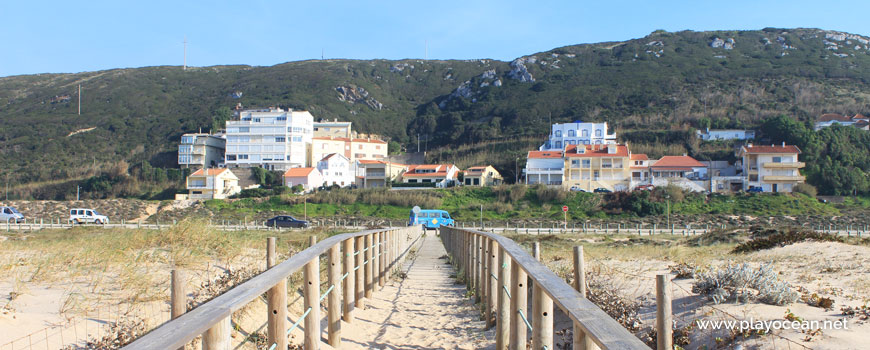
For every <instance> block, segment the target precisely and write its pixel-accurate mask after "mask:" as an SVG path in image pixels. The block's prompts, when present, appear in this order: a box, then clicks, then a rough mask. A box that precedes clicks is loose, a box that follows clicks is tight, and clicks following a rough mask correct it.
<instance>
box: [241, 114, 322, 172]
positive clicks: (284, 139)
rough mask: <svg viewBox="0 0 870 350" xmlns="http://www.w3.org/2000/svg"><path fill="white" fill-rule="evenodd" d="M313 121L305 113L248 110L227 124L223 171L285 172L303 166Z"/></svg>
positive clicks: (311, 117)
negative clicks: (226, 169)
mask: <svg viewBox="0 0 870 350" xmlns="http://www.w3.org/2000/svg"><path fill="white" fill-rule="evenodd" d="M313 123H314V117H313V116H312V115H311V113H308V111H294V110H287V111H285V110H283V109H280V108H278V109H276V108H270V109H252V110H244V111H240V112H239V119H238V120H230V121H227V127H226V132H227V149H226V165H227V167H243V168H246V167H262V168H266V169H269V170H287V169H290V168H294V167H302V166H306V165H307V160H308V157H307V155H308V149H309V147H310V145H311V138H312V137H313V126H312V125H313Z"/></svg>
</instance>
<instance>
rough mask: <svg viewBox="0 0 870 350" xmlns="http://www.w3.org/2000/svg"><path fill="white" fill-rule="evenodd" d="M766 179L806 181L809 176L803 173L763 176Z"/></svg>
mask: <svg viewBox="0 0 870 350" xmlns="http://www.w3.org/2000/svg"><path fill="white" fill-rule="evenodd" d="M761 179H762V180H764V181H805V180H806V179H807V178H806V177H804V176H801V175H798V176H784V175H765V176H762V177H761Z"/></svg>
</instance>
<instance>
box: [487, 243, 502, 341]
mask: <svg viewBox="0 0 870 350" xmlns="http://www.w3.org/2000/svg"><path fill="white" fill-rule="evenodd" d="M487 247H488V248H489V249H488V251H489V253H488V254H489V263H487V264H486V266H487V267H488V269H487V273H486V279H487V281H489V283H487V285H489V290H488V291H487V293H486V299H487V304H486V328H490V327H492V326H495V322H496V321H495V318H496V317H497V315H498V314H497V313H494V312H497V311H498V294H499V293H498V286H499V283H498V279H497V278H498V274H499V271H500V270H501V269H500V268H499V265H498V254H497V253H498V244H497V243H496V242H495V241H494V240H491V239H487Z"/></svg>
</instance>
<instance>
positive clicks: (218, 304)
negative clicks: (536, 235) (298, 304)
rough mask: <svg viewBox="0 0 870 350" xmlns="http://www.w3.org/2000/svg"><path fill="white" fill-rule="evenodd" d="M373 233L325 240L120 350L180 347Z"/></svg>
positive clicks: (360, 233) (159, 349) (157, 349)
mask: <svg viewBox="0 0 870 350" xmlns="http://www.w3.org/2000/svg"><path fill="white" fill-rule="evenodd" d="M375 231H376V230H368V231H361V232H356V233H346V234H341V235H335V236H332V237H329V238H327V239H325V240H323V241H322V242H320V243H318V244H317V245H315V246H314V247H311V248H309V249H306V250H304V251H302V252H299V253H298V254H296V255H294V256H292V257H290V258H289V259H287V260H285V261H284V262H282V263H280V264H278V265H276V266H274V267H273V268H271V269H269V270H267V271H265V272H263V273H261V274H259V275H257V276H254V277H253V278H251V279H250V280H248V281H247V282H245V283H243V284H241V285H239V286H236V288H233V289H230V290H229V291H227V292H226V293H224V294H221V295H220V296H218V297H215V298H214V299H212V300H211V301H209V302H207V303H205V304H203V305H200V306H199V307H197V308H196V309H193V310H190V311H188V312H187V313H185V314H184V315H181V316H180V317H178V318H177V319H175V320H172V321H170V322H167V323H164V324H163V325H161V326H160V327H158V328H156V329H154V330H152V331H151V332H149V333H148V334H146V335H144V336H142V337H140V338H139V339H137V340H136V341H134V342H132V343H130V344H129V345H127V346H125V347H124V349H155V350H165V349H176V348H179V347H182V346H184V345H185V344H187V343H188V342H190V341H192V340H193V339H194V338H196V337H197V336H199V335H201V334H203V333H205V332H206V331H207V330H208V329H209V328H211V326H212V325H214V324H216V323H218V321H221V320H223V319H225V318H227V317H229V316H230V314H231V313H232V312H233V311H235V310H238V309H240V308H242V307H243V306H245V305H246V304H248V303H249V302H251V301H252V300H254V299H255V298H257V297H259V296H260V295H262V294H263V293H266V291H268V290H269V289H270V288H271V287H272V286H274V285H275V284H277V283H278V282H279V281H281V280H283V279H286V278H287V277H289V276H290V275H291V274H293V273H294V272H296V271H299V269H301V268H302V267H303V266H305V264H306V263H307V262H308V261H310V260H311V259H313V258H315V257H318V256H320V254H323V253H324V252H326V250H328V249H329V248H330V247H331V246H332V245H334V244H337V243H339V242H341V241H342V240H344V239H348V238H352V237H358V236H363V235H367V234H371V233H372V232H375Z"/></svg>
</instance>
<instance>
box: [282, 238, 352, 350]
mask: <svg viewBox="0 0 870 350" xmlns="http://www.w3.org/2000/svg"><path fill="white" fill-rule="evenodd" d="M353 241H354V239H353V238H349V239H346V240H344V241H343V242H341V244H342V250H343V251H342V253H343V254H342V255H343V256H342V260H343V262H344V264H343V265H344V273H345V274H347V277H346V278H345V279H344V283H342V285H341V286H342V287H343V288H342V290H341V297H342V300H343V301H344V310H343V311H344V312H343V313H342V319H343V320H344V322H347V323H351V322H353V308H354V299H356V295H355V294H354V287H355V283H356V282H355V279H354V276H355V275H356V274H355V273H354V271H353V261H354V256H353V252H354V250H353ZM281 349H284V348H283V347H282V348H281Z"/></svg>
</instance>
